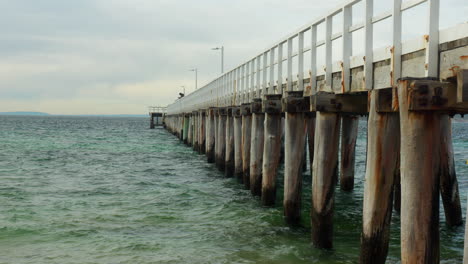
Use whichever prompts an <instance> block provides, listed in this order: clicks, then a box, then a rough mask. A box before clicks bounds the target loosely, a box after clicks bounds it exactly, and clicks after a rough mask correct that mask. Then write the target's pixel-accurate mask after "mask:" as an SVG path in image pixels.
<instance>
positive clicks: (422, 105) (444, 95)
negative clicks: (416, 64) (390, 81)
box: [402, 78, 468, 114]
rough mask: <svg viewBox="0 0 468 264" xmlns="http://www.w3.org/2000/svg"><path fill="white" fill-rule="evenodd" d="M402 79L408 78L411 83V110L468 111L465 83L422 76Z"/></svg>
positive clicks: (409, 98) (409, 106) (409, 96)
mask: <svg viewBox="0 0 468 264" xmlns="http://www.w3.org/2000/svg"><path fill="white" fill-rule="evenodd" d="M458 79H459V78H457V80H458ZM462 79H463V78H462ZM402 80H403V81H405V80H407V81H409V83H410V84H409V87H408V89H409V92H408V97H407V100H408V101H409V104H408V109H409V110H410V111H438V112H439V113H449V114H455V113H462V114H464V113H468V101H464V100H465V99H464V98H463V96H464V88H463V84H457V85H455V84H454V83H450V82H439V81H434V80H430V79H422V78H421V79H419V78H403V79H402ZM461 81H463V80H461Z"/></svg>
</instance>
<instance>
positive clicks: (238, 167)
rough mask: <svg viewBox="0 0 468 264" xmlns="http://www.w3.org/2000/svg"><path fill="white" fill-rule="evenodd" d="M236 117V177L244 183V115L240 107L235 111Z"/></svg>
mask: <svg viewBox="0 0 468 264" xmlns="http://www.w3.org/2000/svg"><path fill="white" fill-rule="evenodd" d="M233 115H234V177H236V178H237V179H238V180H239V182H242V115H241V110H240V107H236V108H234V109H233Z"/></svg>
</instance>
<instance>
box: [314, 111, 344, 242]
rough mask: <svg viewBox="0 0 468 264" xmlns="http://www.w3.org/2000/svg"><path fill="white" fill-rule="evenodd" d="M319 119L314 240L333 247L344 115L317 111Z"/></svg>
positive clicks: (316, 149)
mask: <svg viewBox="0 0 468 264" xmlns="http://www.w3.org/2000/svg"><path fill="white" fill-rule="evenodd" d="M315 122H316V123H315V150H314V162H313V166H312V175H313V178H312V209H311V226H312V242H313V243H314V245H315V246H316V247H318V248H332V247H333V240H332V237H333V207H334V192H335V186H336V181H337V178H338V175H337V173H338V171H337V170H338V141H339V134H340V116H339V115H338V114H337V113H327V112H317V117H316V121H315Z"/></svg>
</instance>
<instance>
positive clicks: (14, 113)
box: [0, 111, 50, 116]
mask: <svg viewBox="0 0 468 264" xmlns="http://www.w3.org/2000/svg"><path fill="white" fill-rule="evenodd" d="M0 115H16V116H18V115H27V116H49V115H50V114H48V113H43V112H21V111H19V112H0Z"/></svg>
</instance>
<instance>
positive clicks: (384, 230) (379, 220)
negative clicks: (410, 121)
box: [360, 90, 400, 264]
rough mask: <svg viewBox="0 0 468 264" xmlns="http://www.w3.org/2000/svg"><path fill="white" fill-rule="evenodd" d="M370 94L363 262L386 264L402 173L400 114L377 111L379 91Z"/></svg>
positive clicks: (361, 259)
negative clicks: (396, 188)
mask: <svg viewBox="0 0 468 264" xmlns="http://www.w3.org/2000/svg"><path fill="white" fill-rule="evenodd" d="M369 93H370V95H371V96H370V109H369V118H368V124H367V131H368V132H367V162H366V176H365V177H366V178H365V179H366V180H365V185H364V207H363V213H362V223H363V224H362V233H361V253H360V263H363V264H364V263H369V264H374V263H376V264H378V263H385V260H386V258H387V253H388V245H389V241H390V219H391V216H392V204H393V186H394V179H395V177H396V176H397V174H398V172H399V166H398V165H399V162H398V157H399V152H400V120H399V116H398V113H380V112H377V106H378V104H379V92H378V91H377V90H372V91H370V92H369Z"/></svg>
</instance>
